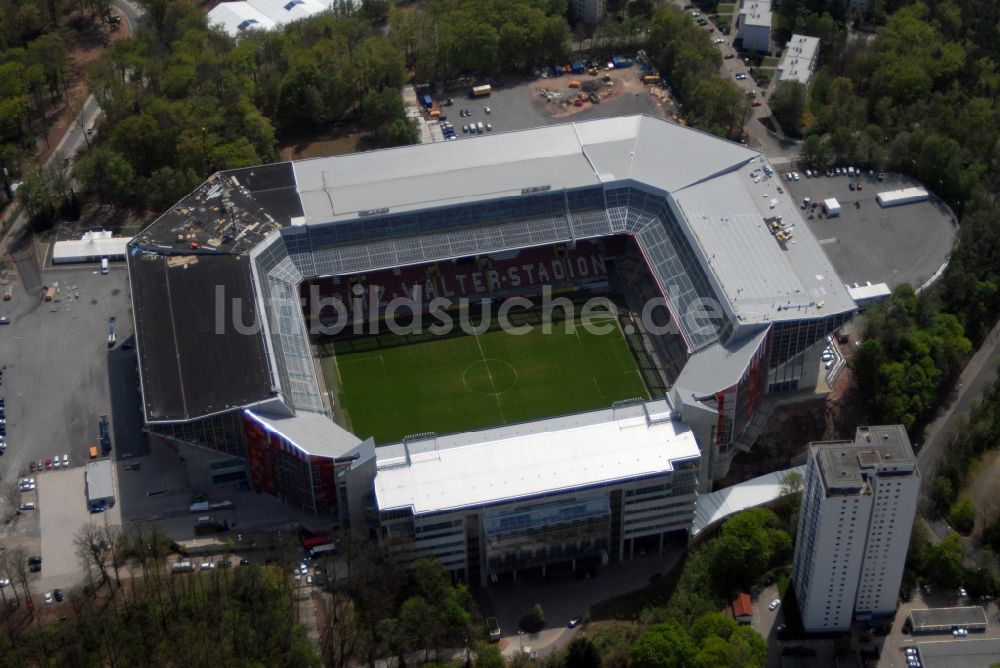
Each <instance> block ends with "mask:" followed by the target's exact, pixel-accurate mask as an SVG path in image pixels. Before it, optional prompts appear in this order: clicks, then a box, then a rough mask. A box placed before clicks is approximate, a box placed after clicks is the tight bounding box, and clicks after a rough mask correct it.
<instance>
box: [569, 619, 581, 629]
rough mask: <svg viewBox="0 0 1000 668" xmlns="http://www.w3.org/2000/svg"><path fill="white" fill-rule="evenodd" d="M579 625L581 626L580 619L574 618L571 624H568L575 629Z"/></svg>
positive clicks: (570, 621)
mask: <svg viewBox="0 0 1000 668" xmlns="http://www.w3.org/2000/svg"><path fill="white" fill-rule="evenodd" d="M579 625H580V618H579V617H574V618H573V619H571V620H569V624H568V626H569V628H571V629H575V628H576V627H577V626H579Z"/></svg>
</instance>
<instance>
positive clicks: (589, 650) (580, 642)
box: [563, 636, 602, 668]
mask: <svg viewBox="0 0 1000 668" xmlns="http://www.w3.org/2000/svg"><path fill="white" fill-rule="evenodd" d="M563 665H564V666H565V667H566V668H601V665H602V662H601V653H600V651H599V650H598V649H597V647H595V646H594V643H592V642H591V641H590V638H588V637H587V636H577V637H576V638H574V639H573V642H571V643H570V644H569V647H567V648H566V657H565V658H564V659H563Z"/></svg>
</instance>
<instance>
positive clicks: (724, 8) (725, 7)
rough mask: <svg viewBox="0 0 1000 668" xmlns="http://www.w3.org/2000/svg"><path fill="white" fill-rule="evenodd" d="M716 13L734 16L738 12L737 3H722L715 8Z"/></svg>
mask: <svg viewBox="0 0 1000 668" xmlns="http://www.w3.org/2000/svg"><path fill="white" fill-rule="evenodd" d="M715 11H716V12H717V13H719V14H732V13H733V12H735V11H736V3H734V2H720V3H719V4H717V5H716V6H715Z"/></svg>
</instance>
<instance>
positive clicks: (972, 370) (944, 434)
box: [917, 322, 1000, 538]
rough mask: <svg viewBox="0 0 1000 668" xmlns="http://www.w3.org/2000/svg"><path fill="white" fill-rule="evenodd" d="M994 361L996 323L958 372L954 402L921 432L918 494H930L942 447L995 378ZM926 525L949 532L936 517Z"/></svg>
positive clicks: (998, 336) (998, 354) (998, 341)
mask: <svg viewBox="0 0 1000 668" xmlns="http://www.w3.org/2000/svg"><path fill="white" fill-rule="evenodd" d="M998 361H1000V322H998V323H997V324H996V325H994V326H993V329H992V330H990V333H989V334H988V335H987V336H986V338H985V339H984V340H983V344H982V345H981V346H980V347H979V350H977V351H976V354H975V355H973V356H972V359H970V360H969V363H968V364H966V365H965V369H963V370H962V374H961V375H960V376H959V379H958V383H957V384H956V386H955V393H956V396H955V399H954V401H952V403H951V404H950V405H949V406H948V407H947V408H946V409H944V411H942V413H941V414H940V415H939V416H938V417H937V419H935V420H934V421H933V422H932V423H931V424H930V425H928V426H927V428H926V429H924V434H923V439H924V440H923V447H922V448H921V449H920V452H919V453H918V454H917V464H918V466H919V468H920V477H921V483H920V493H921V494H922V495H924V496H925V497H926V496H927V495H928V494H929V493H930V489H931V485H932V484H933V482H934V472H935V471H936V469H937V464H938V461H939V460H940V459H941V456H942V455H944V454H945V453H946V448H947V446H948V444H949V443H951V440H952V438H954V435H955V431H956V430H957V428H958V427H959V424H960V422H961V419H962V418H963V417H964V416H966V415H968V413H969V411H970V410H971V409H972V406H973V404H974V403H975V402H976V401H978V400H979V398H980V397H981V396H982V394H983V392H984V391H985V390H986V389H987V388H988V387H990V386H991V385H992V384H993V382H994V381H995V380H996V379H997V371H998V367H997V363H998ZM927 524H928V526H929V527H930V528H931V530H932V531H934V533H935V534H936V535H937V536H938V537H939V538H943V537H944V536H946V535H947V534H948V532H949V531H950V530H951V528H950V527H949V526H948V525H947V523H946V522H945V521H944V520H943V519H940V518H938V519H929V520H928V522H927Z"/></svg>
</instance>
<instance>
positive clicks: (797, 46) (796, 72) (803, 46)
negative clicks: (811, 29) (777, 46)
mask: <svg viewBox="0 0 1000 668" xmlns="http://www.w3.org/2000/svg"><path fill="white" fill-rule="evenodd" d="M818 56H819V37H809V36H807V35H792V38H791V39H790V40H788V44H785V52H784V53H783V54H781V62H779V63H778V69H777V71H776V72H775V76H776V77H777V80H778V81H798V82H799V83H800V84H803V85H805V84H808V83H809V79H810V78H811V77H812V75H813V72H815V71H816V60H817V58H818Z"/></svg>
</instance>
